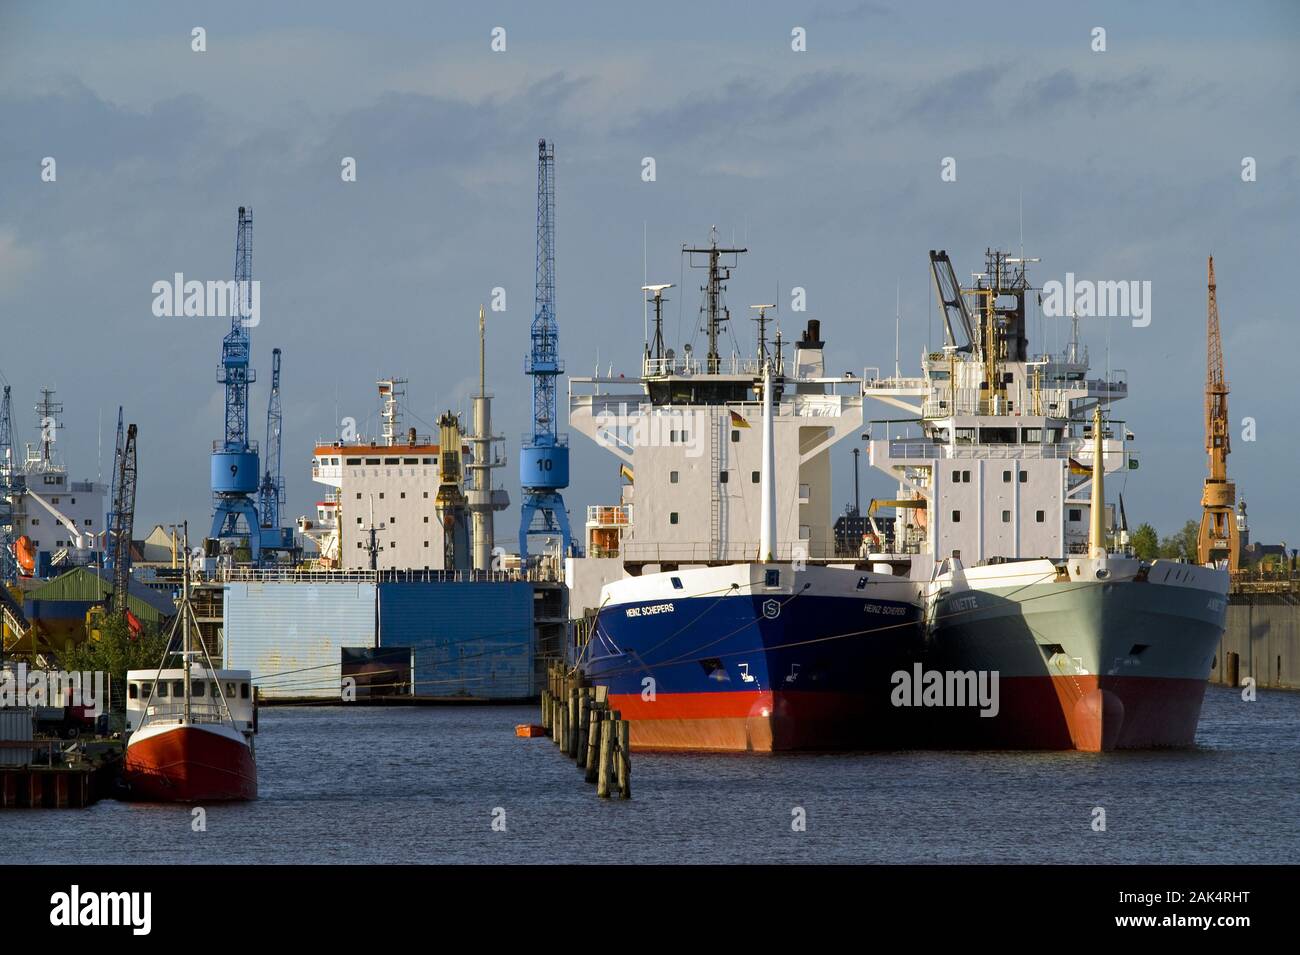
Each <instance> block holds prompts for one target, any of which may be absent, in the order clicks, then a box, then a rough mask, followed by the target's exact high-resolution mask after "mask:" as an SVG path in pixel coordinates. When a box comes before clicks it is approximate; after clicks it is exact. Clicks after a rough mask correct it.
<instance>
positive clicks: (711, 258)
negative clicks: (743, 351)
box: [682, 226, 749, 375]
mask: <svg viewBox="0 0 1300 955" xmlns="http://www.w3.org/2000/svg"><path fill="white" fill-rule="evenodd" d="M682 251H683V252H685V253H687V254H688V255H692V256H694V255H707V256H708V265H707V268H708V270H709V280H708V283H707V284H706V285H705V286H703V287H702V288H701V289H700V291H702V292H703V293H704V311H705V316H704V330H705V332H706V333H707V334H708V336H709V354H708V365H707V368H708V373H709V374H710V375H716V374H717V373H718V372H719V371H720V370H721V365H722V359H721V357H720V356H719V355H718V332H719V331H720V330H721V328H722V323H723V322H725V321H729V320H730V319H731V310H730V309H729V308H727V307H726V306H725V305H723V304H722V293H723V292H724V291H725V290H726V288H727V286H726V284H725V283H726V282H727V280H729V279H730V278H731V270H732V269H733V268H735V267H736V260H735V259H733V260H732V261H731V263H730V264H728V265H723V264H722V257H723V256H724V255H731V256H738V255H739V254H740V253H742V252H748V251H749V249H741V248H735V249H724V248H721V247H719V246H718V227H717V226H713V227H711V228H710V229H709V244H708V246H707V247H705V248H690V247H685V246H684V247H683V248H682ZM705 267H706V266H703V265H696V264H695V260H694V259H692V260H691V268H693V269H695V268H705Z"/></svg>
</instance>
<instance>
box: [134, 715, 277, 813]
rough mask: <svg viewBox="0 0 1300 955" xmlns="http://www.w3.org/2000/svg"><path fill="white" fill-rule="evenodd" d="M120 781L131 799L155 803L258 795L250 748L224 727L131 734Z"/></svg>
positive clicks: (244, 797) (173, 729)
mask: <svg viewBox="0 0 1300 955" xmlns="http://www.w3.org/2000/svg"><path fill="white" fill-rule="evenodd" d="M222 729H225V730H226V731H225V732H222V731H221V730H222ZM123 779H124V780H125V781H126V783H127V785H128V786H129V787H130V789H131V795H132V796H133V797H135V798H138V799H144V800H149V801H154V802H222V801H229V800H241V799H256V798H257V764H256V762H255V761H254V759H253V750H252V749H251V748H250V747H249V745H248V744H247V743H246V742H244V741H243V740H241V739H237V738H235V736H234V735H233V731H230V730H229V729H228V728H224V727H223V728H206V727H204V726H203V725H197V726H196V725H187V726H169V727H166V728H163V729H161V730H160V731H156V732H151V733H149V735H147V736H145V737H143V738H139V737H138V736H137V737H132V739H131V742H130V743H129V744H128V745H127V748H126V763H125V767H124V770H123Z"/></svg>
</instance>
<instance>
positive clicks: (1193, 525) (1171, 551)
mask: <svg viewBox="0 0 1300 955" xmlns="http://www.w3.org/2000/svg"><path fill="white" fill-rule="evenodd" d="M1200 536H1201V525H1200V524H1198V523H1197V522H1196V521H1188V522H1187V523H1186V524H1184V525H1183V529H1182V530H1181V531H1179V532H1178V533H1176V534H1173V535H1171V536H1169V537H1166V538H1165V539H1164V540H1162V541H1161V542H1160V556H1161V557H1167V558H1169V559H1171V560H1189V561H1193V562H1194V561H1195V560H1196V557H1197V551H1198V549H1199V541H1200Z"/></svg>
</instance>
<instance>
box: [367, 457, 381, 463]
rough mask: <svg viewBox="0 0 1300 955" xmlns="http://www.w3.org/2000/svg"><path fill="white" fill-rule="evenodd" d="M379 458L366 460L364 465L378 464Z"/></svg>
mask: <svg viewBox="0 0 1300 955" xmlns="http://www.w3.org/2000/svg"><path fill="white" fill-rule="evenodd" d="M378 463H379V458H366V464H378Z"/></svg>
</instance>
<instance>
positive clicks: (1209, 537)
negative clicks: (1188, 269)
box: [1197, 256, 1241, 573]
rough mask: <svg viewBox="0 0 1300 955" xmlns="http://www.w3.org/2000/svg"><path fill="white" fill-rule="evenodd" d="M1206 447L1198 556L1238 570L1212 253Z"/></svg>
mask: <svg viewBox="0 0 1300 955" xmlns="http://www.w3.org/2000/svg"><path fill="white" fill-rule="evenodd" d="M1206 352H1207V355H1206V372H1205V451H1206V454H1207V455H1208V456H1209V476H1208V477H1207V478H1206V479H1205V490H1204V491H1203V492H1202V493H1201V530H1200V534H1199V535H1198V536H1197V556H1198V560H1199V562H1200V563H1202V564H1215V563H1218V562H1220V561H1226V563H1227V568H1228V570H1229V571H1230V572H1233V573H1235V572H1236V571H1237V567H1238V563H1239V561H1240V557H1241V539H1240V537H1238V535H1237V521H1236V516H1235V514H1234V509H1233V508H1234V505H1235V503H1236V500H1237V486H1236V485H1235V484H1233V483H1232V482H1231V481H1229V480H1228V452H1229V450H1230V447H1229V442H1228V380H1227V378H1226V377H1225V375H1224V373H1223V341H1222V339H1221V338H1220V337H1219V303H1218V298H1217V294H1216V291H1215V285H1214V256H1210V264H1209V317H1208V319H1207V331H1206Z"/></svg>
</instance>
